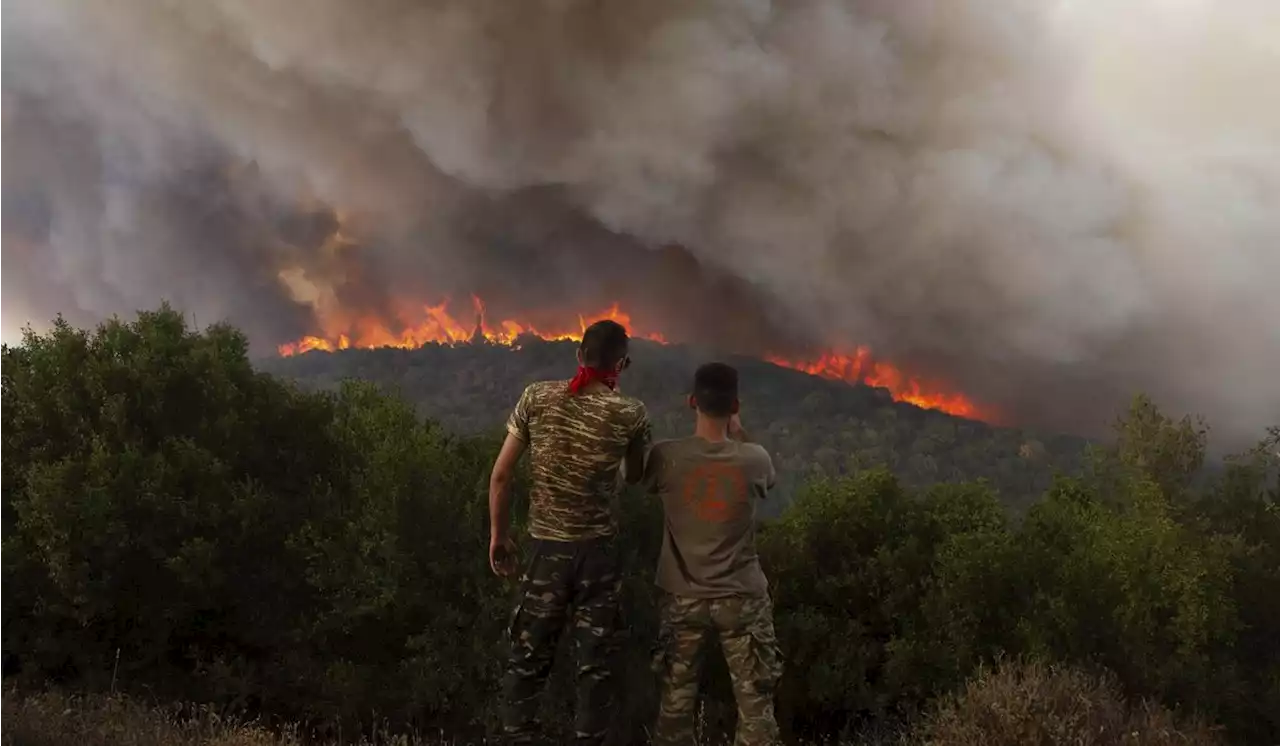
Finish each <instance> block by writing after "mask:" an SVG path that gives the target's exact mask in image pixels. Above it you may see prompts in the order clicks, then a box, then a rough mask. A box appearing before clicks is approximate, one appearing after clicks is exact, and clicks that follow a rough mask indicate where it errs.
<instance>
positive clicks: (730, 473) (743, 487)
mask: <svg viewBox="0 0 1280 746" xmlns="http://www.w3.org/2000/svg"><path fill="white" fill-rule="evenodd" d="M683 488H684V489H683V498H684V504H685V505H688V506H689V507H691V508H692V509H693V512H694V515H696V516H698V518H701V519H702V520H704V521H707V522H709V523H724V522H726V521H729V520H731V519H732V518H733V513H734V509H735V508H736V507H737V506H738V505H741V504H743V503H745V502H746V501H747V484H746V479H745V478H744V477H743V476H742V469H740V468H738V467H737V466H734V465H733V464H727V463H724V462H721V461H709V462H707V463H704V464H699V465H698V466H696V467H694V468H693V470H691V471H690V472H689V473H688V474H687V475H686V476H685V478H684V485H683Z"/></svg>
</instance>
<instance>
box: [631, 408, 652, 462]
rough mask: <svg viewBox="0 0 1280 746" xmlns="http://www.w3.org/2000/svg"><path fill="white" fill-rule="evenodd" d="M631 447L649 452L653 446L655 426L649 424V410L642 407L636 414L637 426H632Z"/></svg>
mask: <svg viewBox="0 0 1280 746" xmlns="http://www.w3.org/2000/svg"><path fill="white" fill-rule="evenodd" d="M630 445H631V447H633V448H642V449H644V450H646V451H647V450H649V447H650V446H651V445H653V426H652V425H651V424H650V423H649V410H647V409H645V406H644V405H643V404H641V405H640V407H639V409H638V410H637V412H636V420H635V424H633V425H632V426H631V443H630Z"/></svg>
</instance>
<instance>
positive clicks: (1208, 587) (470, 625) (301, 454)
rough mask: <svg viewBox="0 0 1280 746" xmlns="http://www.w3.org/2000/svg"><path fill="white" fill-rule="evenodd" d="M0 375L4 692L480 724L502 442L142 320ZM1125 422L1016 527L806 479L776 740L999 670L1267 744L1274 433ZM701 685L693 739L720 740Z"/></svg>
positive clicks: (780, 589)
mask: <svg viewBox="0 0 1280 746" xmlns="http://www.w3.org/2000/svg"><path fill="white" fill-rule="evenodd" d="M3 385H4V389H3V396H4V400H3V406H4V409H3V417H4V423H3V425H4V426H3V448H4V451H3V459H2V460H0V461H2V466H3V491H4V549H3V566H4V567H3V569H4V577H3V581H4V586H5V593H4V597H3V603H4V609H3V611H4V631H3V644H4V653H5V660H6V673H13V672H14V670H15V666H14V664H15V663H16V664H18V665H20V668H21V671H20V674H21V675H22V676H25V677H30V678H33V679H40V680H43V679H53V680H55V681H62V682H65V683H68V684H71V685H74V686H77V687H87V688H107V687H109V686H110V682H111V681H112V680H115V681H116V683H117V685H118V686H119V687H122V688H125V689H129V690H137V691H143V690H151V691H163V692H164V693H165V694H166V696H171V697H173V698H174V699H189V700H195V701H204V702H213V703H217V704H218V705H220V706H223V707H226V708H228V709H237V710H241V711H246V712H249V713H255V714H256V713H261V714H264V715H270V716H277V717H282V718H286V719H288V720H295V719H296V720H302V721H304V722H306V723H307V724H308V727H315V728H319V729H321V730H323V729H324V728H327V727H338V726H342V727H344V728H346V729H347V730H346V732H348V733H349V732H350V728H351V727H353V726H355V725H358V724H366V725H367V724H369V723H371V722H375V721H377V722H382V721H388V722H391V723H396V724H400V725H402V726H405V727H416V728H419V729H421V730H423V731H426V730H427V729H434V730H436V731H437V732H438V731H439V730H443V731H444V732H445V733H448V734H462V735H465V734H470V733H478V732H480V731H481V730H483V729H484V728H485V727H487V726H488V725H490V724H491V719H492V713H493V705H494V695H495V692H496V682H497V674H498V670H499V667H500V638H501V631H502V628H503V626H504V623H505V618H506V612H507V608H506V599H507V594H508V593H509V591H510V589H509V588H506V587H504V586H503V585H502V583H501V582H500V581H498V580H496V579H494V578H493V577H492V576H491V575H489V574H488V571H487V567H486V564H485V560H484V557H485V546H484V538H485V535H486V533H485V530H486V526H485V520H486V518H485V499H484V494H485V484H486V477H487V472H488V467H489V463H490V459H491V457H492V455H493V452H494V448H495V446H496V440H493V439H489V438H483V437H481V438H476V437H454V436H451V435H450V434H448V433H446V432H444V431H443V430H442V429H441V428H440V427H438V426H436V425H434V424H432V423H430V422H425V423H424V422H422V421H421V420H419V419H418V418H417V417H416V416H415V413H414V412H413V411H412V409H411V408H410V407H409V406H408V405H406V404H404V403H403V402H401V401H400V400H398V399H394V398H388V397H386V396H384V395H382V394H380V393H378V392H376V391H374V390H372V389H371V388H369V387H367V386H364V385H357V384H347V385H344V386H343V387H341V388H340V389H339V390H337V391H335V392H333V393H308V392H303V391H299V390H297V389H295V388H293V387H291V386H289V385H286V384H284V383H281V382H280V381H278V380H276V379H274V378H272V377H270V376H267V375H264V374H261V373H258V372H256V371H254V370H253V369H252V367H251V366H250V365H249V363H248V361H247V358H246V355H245V343H244V339H243V338H242V337H241V336H240V335H239V334H238V333H236V332H235V331H234V330H231V329H227V328H222V327H214V328H211V329H209V330H208V331H206V332H203V333H195V332H193V331H191V330H189V329H187V328H186V327H185V326H184V324H183V322H182V318H181V317H180V316H179V315H177V314H175V313H173V312H171V311H169V310H167V309H163V310H161V311H159V312H156V313H148V314H143V315H141V316H140V317H139V318H138V320H136V321H135V322H133V323H129V324H124V323H120V322H111V323H108V324H105V325H103V326H102V327H101V328H99V329H98V330H96V331H94V332H92V333H89V332H82V331H78V330H75V329H71V328H69V327H67V326H66V325H59V326H57V327H56V328H55V329H54V330H53V331H52V332H51V333H50V334H48V335H44V336H29V337H28V338H27V339H26V340H25V341H24V343H23V344H22V345H21V346H19V347H16V348H6V349H5V351H4V359H3ZM767 424H768V423H762V425H766V426H767ZM1119 434H1120V437H1119V439H1118V441H1117V446H1116V447H1115V448H1113V449H1111V450H1109V451H1106V452H1100V453H1098V454H1096V457H1095V459H1094V462H1093V467H1092V468H1091V469H1090V471H1089V473H1088V474H1087V475H1086V476H1084V477H1081V478H1078V479H1060V480H1059V481H1058V482H1057V483H1056V484H1054V486H1053V487H1052V488H1051V489H1050V490H1049V491H1048V493H1047V494H1046V495H1045V496H1044V497H1043V498H1042V499H1041V500H1040V501H1039V502H1038V503H1037V504H1036V505H1035V506H1034V507H1033V508H1032V509H1031V510H1029V511H1028V512H1027V513H1026V514H1025V516H1022V517H1021V518H1020V519H1019V520H1016V521H1015V520H1013V519H1011V518H1010V517H1009V516H1008V515H1007V514H1006V511H1005V510H1004V509H1003V507H1002V506H1001V505H1000V503H999V502H998V501H997V499H996V497H995V494H994V493H993V492H992V491H991V490H990V489H988V488H987V487H985V486H984V485H982V484H972V485H955V484H949V485H939V486H936V487H933V488H931V489H927V490H923V491H912V490H908V489H905V488H903V487H902V486H901V485H900V484H899V483H898V482H897V481H896V480H895V478H894V477H892V476H891V475H890V474H889V473H888V472H885V471H878V470H871V471H865V472H861V473H859V474H857V475H854V476H851V477H847V478H844V479H840V480H834V481H816V482H812V483H810V484H809V485H808V486H807V487H806V488H804V489H803V490H802V491H801V494H800V495H799V496H798V497H797V498H796V501H795V503H794V504H793V505H792V506H791V507H790V508H789V509H788V510H787V512H786V513H785V515H784V516H783V517H782V518H781V519H780V520H779V521H777V522H776V523H774V524H772V525H770V526H768V527H767V528H766V529H765V530H764V531H763V532H762V539H761V541H762V552H763V555H764V559H765V562H766V565H767V567H766V570H767V571H768V572H769V574H770V576H771V578H772V580H773V582H774V589H775V590H774V594H775V598H776V601H777V606H778V615H777V616H778V627H779V634H780V637H781V639H782V641H783V644H784V647H785V653H786V655H787V661H788V665H787V673H786V675H785V677H784V681H783V686H782V691H781V693H780V712H781V713H782V715H783V718H784V722H785V725H786V727H787V728H789V729H790V730H791V732H792V733H793V735H796V736H800V737H806V738H817V737H825V736H831V735H838V734H840V733H842V732H852V731H858V730H860V729H863V728H866V727H869V726H876V725H882V724H884V723H892V722H898V721H905V720H909V719H911V718H912V717H913V716H914V714H915V713H917V712H919V711H921V710H922V708H925V707H927V706H928V704H929V703H930V702H931V701H933V700H935V698H937V697H938V696H939V695H945V694H947V693H949V692H954V691H957V689H958V688H959V687H961V686H963V684H964V682H965V681H966V679H968V678H969V677H971V676H972V675H973V673H974V672H975V671H976V670H978V668H979V667H980V666H981V665H982V664H984V663H989V662H991V661H993V660H995V659H996V658H998V657H999V656H1001V655H1015V656H1024V657H1028V658H1031V659H1041V660H1049V661H1065V662H1071V663H1075V664H1079V665H1083V666H1086V667H1089V668H1098V669H1109V670H1110V671H1112V672H1114V676H1115V679H1116V681H1117V684H1118V686H1120V687H1121V688H1122V690H1123V693H1124V694H1125V695H1126V696H1129V697H1133V698H1136V699H1141V698H1153V699H1158V700H1160V701H1162V702H1163V703H1165V705H1167V706H1169V707H1171V708H1173V709H1175V710H1188V711H1191V710H1195V711H1200V712H1203V713H1204V714H1205V715H1206V716H1208V717H1210V718H1213V719H1217V720H1219V721H1220V722H1222V723H1224V724H1226V725H1227V726H1228V728H1229V733H1230V735H1231V736H1232V737H1234V738H1236V739H1241V740H1246V739H1247V740H1249V741H1252V742H1274V741H1275V740H1276V739H1277V738H1280V716H1278V715H1277V713H1280V636H1277V635H1275V634H1274V624H1275V619H1277V618H1280V616H1278V615H1280V607H1278V606H1277V604H1280V511H1277V507H1276V504H1277V488H1276V481H1275V480H1276V471H1275V448H1276V445H1275V439H1276V437H1277V433H1272V439H1271V441H1270V442H1269V445H1267V447H1264V448H1260V449H1258V450H1257V451H1255V452H1253V453H1250V454H1246V455H1245V456H1243V457H1241V458H1240V459H1237V460H1236V461H1235V462H1233V463H1232V464H1231V465H1230V466H1229V467H1228V468H1226V469H1225V470H1223V472H1222V473H1221V475H1220V476H1219V477H1218V478H1216V479H1214V480H1212V482H1210V483H1197V481H1198V480H1197V478H1196V475H1198V474H1200V472H1199V471H1198V467H1199V463H1200V461H1201V460H1202V459H1203V453H1204V439H1203V434H1202V433H1201V432H1200V431H1199V430H1198V429H1197V428H1196V427H1195V426H1194V423H1191V422H1186V421H1184V422H1172V421H1169V420H1167V419H1165V418H1164V417H1163V416H1161V415H1160V414H1159V412H1157V411H1156V410H1155V409H1154V407H1152V406H1150V404H1149V403H1148V402H1146V401H1145V400H1139V401H1138V402H1137V403H1136V404H1135V407H1134V409H1133V411H1132V412H1131V413H1130V414H1129V416H1128V417H1127V418H1126V419H1125V420H1124V421H1123V422H1122V423H1121V427H1120V429H1119ZM1203 481H1204V480H1199V482H1203ZM623 513H624V521H623V524H624V533H625V537H626V539H625V541H626V552H627V556H628V565H629V567H630V568H631V573H630V575H629V579H628V583H629V585H628V588H627V596H626V603H627V605H628V608H627V619H628V622H629V630H628V631H629V635H630V639H629V641H628V644H627V645H626V646H625V651H626V652H625V656H624V659H623V660H621V661H619V666H620V671H621V676H622V678H623V685H624V690H625V692H626V694H627V696H626V698H625V700H624V702H623V703H622V706H621V707H620V708H619V710H618V712H617V723H618V726H619V730H620V732H621V733H622V734H623V735H626V736H629V737H632V738H640V737H641V734H642V733H643V725H644V724H645V723H647V721H648V719H649V718H650V717H651V716H652V706H653V695H654V692H653V681H652V675H651V673H650V672H649V667H648V662H649V650H650V645H651V641H652V640H653V638H654V631H655V630H654V624H655V622H654V615H653V608H652V592H651V589H650V587H649V582H650V578H651V572H652V569H651V568H652V567H653V559H654V553H655V552H656V549H657V545H658V530H659V525H660V518H659V516H658V512H657V506H656V505H655V503H654V502H653V501H652V500H648V499H645V498H644V497H643V496H640V495H636V494H630V495H628V496H626V498H625V500H624V506H623ZM711 675H712V676H711V680H710V682H709V690H710V691H711V693H712V694H713V698H712V700H711V701H710V702H709V703H708V705H707V708H706V711H705V712H704V713H703V720H704V722H706V723H707V724H708V727H709V728H711V729H717V728H720V729H723V728H727V727H728V726H729V725H730V721H731V719H732V711H731V707H730V706H729V705H728V699H727V686H725V683H726V682H725V681H724V678H725V677H724V672H723V670H717V669H714V668H713V670H712V671H711ZM565 684H566V681H565V676H564V671H563V670H560V671H558V672H557V680H556V681H555V682H554V687H555V689H556V693H557V694H558V696H556V697H554V698H553V700H552V704H550V705H549V706H550V707H552V708H557V709H560V710H563V708H565V707H567V704H568V699H569V697H568V692H567V690H566V689H567V688H566V686H565ZM1136 699H1135V701H1136Z"/></svg>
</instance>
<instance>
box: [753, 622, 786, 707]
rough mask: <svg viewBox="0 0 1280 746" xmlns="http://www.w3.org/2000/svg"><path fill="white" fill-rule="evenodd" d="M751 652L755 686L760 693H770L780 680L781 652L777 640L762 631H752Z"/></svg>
mask: <svg viewBox="0 0 1280 746" xmlns="http://www.w3.org/2000/svg"><path fill="white" fill-rule="evenodd" d="M751 652H752V659H753V662H754V669H755V679H756V686H757V687H758V688H760V689H761V690H762V691H769V692H772V691H773V689H774V687H775V686H777V683H778V680H779V679H781V678H782V651H781V649H779V647H778V640H777V638H776V637H775V636H774V635H772V634H769V633H766V632H764V631H763V630H752V632H751Z"/></svg>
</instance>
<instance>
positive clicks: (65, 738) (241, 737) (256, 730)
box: [3, 690, 455, 746]
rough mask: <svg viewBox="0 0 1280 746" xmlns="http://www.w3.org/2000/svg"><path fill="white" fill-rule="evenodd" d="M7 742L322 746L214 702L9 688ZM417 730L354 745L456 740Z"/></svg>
mask: <svg viewBox="0 0 1280 746" xmlns="http://www.w3.org/2000/svg"><path fill="white" fill-rule="evenodd" d="M3 744H4V746H304V744H305V745H306V746H317V744H308V743H307V741H306V740H304V739H303V738H301V737H299V735H298V734H297V733H296V732H289V731H285V732H277V731H272V730H268V729H267V728H264V727H262V726H261V725H259V724H256V723H249V722H242V721H238V720H232V719H227V718H223V717H220V716H219V715H218V714H217V713H216V712H214V711H213V710H211V709H208V708H190V707H187V708H173V707H170V708H163V707H148V706H146V705H143V704H141V703H140V702H138V701H136V700H133V699H129V698H127V697H120V696H87V697H81V696H67V695H63V694H61V693H58V692H42V693H38V694H23V693H19V692H16V691H13V690H6V691H5V693H4V712H3ZM454 744H455V742H450V741H443V740H435V741H429V740H424V739H422V738H419V737H416V736H403V735H402V736H388V737H375V738H374V739H373V740H368V739H360V740H359V741H358V742H355V743H354V744H353V746H454Z"/></svg>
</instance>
